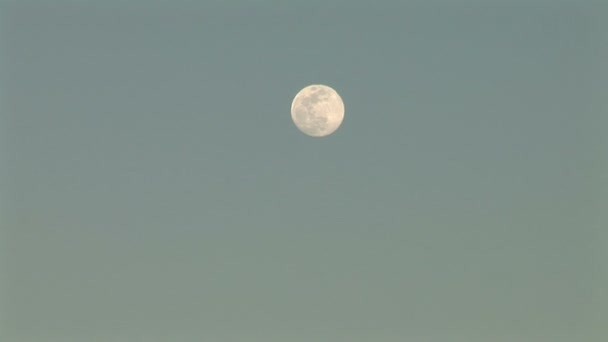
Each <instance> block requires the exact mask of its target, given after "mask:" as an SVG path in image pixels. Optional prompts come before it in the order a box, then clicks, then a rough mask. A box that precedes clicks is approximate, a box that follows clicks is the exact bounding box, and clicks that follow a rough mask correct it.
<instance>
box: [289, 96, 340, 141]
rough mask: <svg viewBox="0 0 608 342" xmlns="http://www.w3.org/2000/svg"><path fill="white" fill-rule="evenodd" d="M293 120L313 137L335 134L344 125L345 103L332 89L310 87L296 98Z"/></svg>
mask: <svg viewBox="0 0 608 342" xmlns="http://www.w3.org/2000/svg"><path fill="white" fill-rule="evenodd" d="M291 118H292V119H293V122H294V123H295V124H296V126H297V127H298V129H299V130H300V131H302V132H303V133H305V134H308V135H310V136H312V137H324V136H327V135H330V134H332V133H333V132H335V131H336V130H337V129H338V127H340V125H341V124H342V120H344V103H343V102H342V98H340V95H338V93H337V92H336V91H335V90H333V89H332V88H331V87H328V86H326V85H322V84H313V85H309V86H308V87H306V88H304V89H302V90H300V91H299V92H298V93H297V94H296V97H294V99H293V102H292V103H291Z"/></svg>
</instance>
